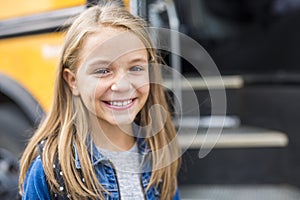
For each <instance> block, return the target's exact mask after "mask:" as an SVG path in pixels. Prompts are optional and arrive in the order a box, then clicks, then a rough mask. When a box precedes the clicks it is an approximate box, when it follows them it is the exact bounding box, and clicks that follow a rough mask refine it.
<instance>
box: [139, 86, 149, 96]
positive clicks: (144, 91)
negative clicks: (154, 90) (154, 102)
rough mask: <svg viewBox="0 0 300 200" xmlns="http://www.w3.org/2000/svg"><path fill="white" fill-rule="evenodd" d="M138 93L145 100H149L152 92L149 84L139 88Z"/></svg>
mask: <svg viewBox="0 0 300 200" xmlns="http://www.w3.org/2000/svg"><path fill="white" fill-rule="evenodd" d="M137 91H138V93H140V94H141V95H143V97H144V98H147V97H148V95H149V91H150V85H149V84H144V85H143V86H141V87H139V88H138V89H137Z"/></svg>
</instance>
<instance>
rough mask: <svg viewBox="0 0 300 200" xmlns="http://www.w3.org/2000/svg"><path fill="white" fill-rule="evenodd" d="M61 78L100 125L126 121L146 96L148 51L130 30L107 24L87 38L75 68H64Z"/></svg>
mask: <svg viewBox="0 0 300 200" xmlns="http://www.w3.org/2000/svg"><path fill="white" fill-rule="evenodd" d="M64 78H65V80H66V81H67V82H68V84H69V86H70V88H71V90H72V93H73V95H76V96H80V97H81V99H82V101H83V103H84V105H85V106H86V108H87V109H88V111H89V112H90V114H91V115H93V116H96V117H97V119H98V121H99V124H100V125H113V126H116V125H129V124H131V123H132V122H133V120H134V119H135V117H136V115H137V114H138V112H139V111H140V110H141V109H142V107H143V106H144V104H145V102H146V100H147V98H148V94H149V88H150V87H149V71H148V53H147V50H146V48H145V46H144V44H143V43H142V42H141V40H140V39H139V38H138V37H137V36H136V35H134V34H133V33H131V32H129V31H124V30H122V29H117V28H109V27H106V28H103V29H102V30H101V31H100V32H99V33H94V34H93V35H91V36H89V37H88V38H87V40H86V41H85V43H84V44H83V49H82V51H81V52H80V61H79V64H78V66H77V72H76V73H75V74H74V73H73V72H71V71H70V70H69V69H65V71H64Z"/></svg>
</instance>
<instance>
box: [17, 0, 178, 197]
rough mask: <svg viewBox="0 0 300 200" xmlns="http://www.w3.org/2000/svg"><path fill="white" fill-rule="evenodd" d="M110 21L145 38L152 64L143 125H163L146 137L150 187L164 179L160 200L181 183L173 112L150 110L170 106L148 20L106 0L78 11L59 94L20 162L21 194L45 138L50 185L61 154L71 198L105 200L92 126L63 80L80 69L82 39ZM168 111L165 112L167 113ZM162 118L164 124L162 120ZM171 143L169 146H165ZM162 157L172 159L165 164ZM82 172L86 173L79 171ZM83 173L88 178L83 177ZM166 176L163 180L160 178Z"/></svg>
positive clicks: (54, 182) (60, 76)
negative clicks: (90, 146)
mask: <svg viewBox="0 0 300 200" xmlns="http://www.w3.org/2000/svg"><path fill="white" fill-rule="evenodd" d="M105 26H111V27H120V28H125V29H126V30H129V31H131V32H133V33H134V34H136V35H137V36H138V37H139V38H140V39H141V41H142V42H144V44H145V46H146V48H147V51H148V54H149V60H151V63H152V67H149V70H150V81H151V82H153V84H150V93H149V96H148V99H147V101H146V103H145V105H144V107H143V108H142V110H141V111H140V113H139V114H138V115H139V116H138V118H139V123H140V125H141V126H144V127H146V125H149V124H150V125H151V126H149V128H148V131H147V132H148V134H151V127H154V126H155V127H163V128H162V129H161V130H160V131H159V132H158V133H157V134H155V135H153V136H149V137H147V138H145V140H146V141H147V144H148V145H149V148H150V150H151V151H150V152H151V158H152V159H151V160H152V161H151V162H152V163H151V165H152V169H153V171H152V174H151V179H150V183H149V186H148V189H149V188H150V186H158V184H160V190H161V199H171V198H172V196H173V195H174V194H175V190H176V186H177V172H178V169H179V165H180V159H174V158H179V150H178V148H177V143H176V140H173V139H174V138H175V136H176V132H175V129H174V126H173V124H172V120H171V116H170V113H169V112H167V114H163V113H161V111H159V110H156V113H154V114H155V118H156V119H155V120H151V116H150V115H149V110H150V108H151V106H153V105H156V104H159V105H160V106H162V107H163V109H164V110H168V106H167V103H166V98H165V94H164V91H163V88H162V87H161V85H160V84H155V83H159V82H160V79H161V72H160V69H159V62H158V59H157V56H156V53H155V51H154V49H153V48H150V47H152V44H151V40H150V38H149V34H148V33H147V30H146V27H147V25H146V23H145V22H144V21H143V20H142V19H140V18H138V17H135V16H133V15H131V14H130V13H129V12H128V11H126V10H125V9H124V8H123V7H122V6H120V5H118V4H116V3H111V2H109V3H105V4H103V5H97V6H93V7H91V8H89V9H87V10H86V11H84V12H83V13H82V14H81V15H79V16H78V17H77V18H76V20H75V21H74V22H73V24H72V26H71V27H70V28H69V30H68V32H67V34H66V39H65V43H64V46H63V51H62V55H61V58H60V63H59V68H58V71H57V76H56V82H55V94H54V99H53V103H52V106H51V109H50V111H49V113H48V115H47V117H46V118H45V120H44V121H43V122H42V123H41V125H40V127H39V128H38V129H37V131H36V132H35V134H34V135H33V137H32V138H31V140H30V142H29V144H28V145H27V147H26V149H25V151H24V154H23V156H22V158H21V163H20V177H19V189H20V192H21V194H22V193H23V185H24V181H25V177H26V173H27V171H28V169H29V167H30V164H31V163H32V162H33V160H34V159H35V158H36V157H37V156H38V155H39V154H38V149H37V145H38V144H39V143H40V142H41V141H42V140H46V144H45V147H44V151H43V154H42V162H43V167H44V171H45V175H46V177H47V181H48V184H49V186H50V190H51V191H52V192H54V193H58V194H59V193H60V191H59V190H58V188H59V184H58V182H57V180H56V179H55V175H54V171H53V164H54V160H55V158H56V157H58V160H59V163H60V166H61V170H62V172H63V174H64V176H63V179H64V183H65V187H66V190H67V193H68V194H70V195H71V197H72V199H87V198H91V199H98V198H99V197H100V198H101V199H103V195H102V193H101V191H105V189H104V188H103V187H102V185H101V184H99V182H98V180H97V177H96V174H95V172H94V169H93V166H92V163H91V161H90V157H89V154H88V150H87V146H86V140H87V135H88V131H89V127H88V125H87V124H88V123H86V120H87V111H86V108H85V106H84V105H83V103H82V101H81V99H80V97H76V96H73V95H72V93H71V90H70V88H69V86H68V84H67V83H66V82H65V81H64V79H63V70H64V69H65V68H69V69H70V70H72V71H75V70H76V66H77V64H78V62H79V61H78V59H79V54H80V50H81V49H82V45H83V43H84V41H85V40H86V39H87V38H88V37H89V35H91V34H93V33H94V32H96V31H99V30H100V31H101V27H102V28H103V27H105ZM163 115H164V116H163ZM163 118H164V119H163ZM161 123H164V124H161ZM73 145H75V146H76V149H77V151H78V157H79V159H80V163H81V166H82V167H81V170H82V171H81V172H79V171H78V170H76V167H75V155H74V153H73ZM166 146H167V147H168V148H165V147H166ZM162 161H165V162H166V161H168V163H167V164H166V165H165V166H161V162H162ZM80 173H82V175H81V174H80ZM81 176H83V177H84V179H85V182H82V181H81ZM161 180H163V182H161Z"/></svg>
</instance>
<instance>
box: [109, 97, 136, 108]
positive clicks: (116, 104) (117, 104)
mask: <svg viewBox="0 0 300 200" xmlns="http://www.w3.org/2000/svg"><path fill="white" fill-rule="evenodd" d="M135 99H136V98H134V99H128V100H123V101H104V103H106V104H108V105H110V106H113V107H119V108H122V107H127V106H129V105H131V104H132V102H133V101H134V100H135Z"/></svg>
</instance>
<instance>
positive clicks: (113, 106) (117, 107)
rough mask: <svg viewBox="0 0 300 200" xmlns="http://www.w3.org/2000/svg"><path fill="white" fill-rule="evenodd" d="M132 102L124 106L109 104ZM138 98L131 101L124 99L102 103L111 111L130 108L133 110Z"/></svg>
mask: <svg viewBox="0 0 300 200" xmlns="http://www.w3.org/2000/svg"><path fill="white" fill-rule="evenodd" d="M130 100H131V102H130V103H129V104H127V105H124V106H116V105H111V104H110V103H109V102H113V101H114V102H124V101H130ZM136 100H137V98H129V99H122V100H112V101H102V102H103V103H104V105H105V107H107V108H110V109H114V110H127V109H129V108H131V107H132V106H133V105H134V104H135V102H136Z"/></svg>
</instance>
